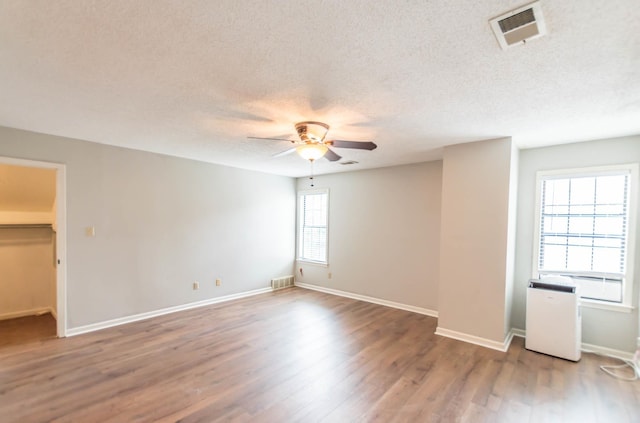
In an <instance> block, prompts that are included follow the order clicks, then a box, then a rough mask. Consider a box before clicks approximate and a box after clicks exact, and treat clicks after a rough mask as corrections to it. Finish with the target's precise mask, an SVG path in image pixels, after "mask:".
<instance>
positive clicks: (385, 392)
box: [0, 288, 640, 423]
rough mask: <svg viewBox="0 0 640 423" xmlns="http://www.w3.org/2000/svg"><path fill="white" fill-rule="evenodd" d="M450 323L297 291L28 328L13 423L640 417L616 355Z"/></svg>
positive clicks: (16, 362)
mask: <svg viewBox="0 0 640 423" xmlns="http://www.w3.org/2000/svg"><path fill="white" fill-rule="evenodd" d="M23 323H25V325H24V332H25V333H28V332H29V331H31V332H33V331H37V329H29V328H28V321H27V320H25V321H24V322H23ZM436 325H437V321H436V319H434V318H431V317H426V316H423V315H419V314H415V313H410V312H406V311H401V310H396V309H391V308H387V307H383V306H379V305H374V304H369V303H365V302H360V301H355V300H351V299H347V298H342V297H336V296H331V295H328V294H324V293H319V292H314V291H309V290H304V289H300V288H291V289H286V290H281V291H277V292H274V293H270V294H264V295H260V296H255V297H250V298H245V299H240V300H236V301H232V302H228V303H221V304H216V305H212V306H208V307H202V308H198V309H193V310H187V311H183V312H179V313H174V314H170V315H165V316H159V317H156V318H153V319H149V320H145V321H140V322H136V323H131V324H128V325H122V326H118V327H114V328H110V329H105V330H102V331H98V332H93V333H89V334H85V335H80V336H76V337H72V338H66V339H55V338H53V339H52V338H48V339H42V338H41V339H34V338H29V339H28V337H25V338H24V339H23V342H15V341H16V340H18V339H19V334H20V329H19V328H18V326H14V327H13V328H12V330H13V335H12V336H11V339H12V341H11V342H4V343H2V340H0V420H1V421H2V422H3V423H4V422H7V423H12V422H44V421H55V422H78V421H79V422H97V421H100V422H123V421H126V422H152V421H159V422H176V421H182V422H212V421H228V422H297V421H299V422H305V423H306V422H314V421H317V422H320V421H323V422H346V421H348V422H392V421H393V422H421V421H425V422H426V421H429V422H432V421H433V422H436V421H442V422H451V421H464V422H484V421H487V422H496V421H505V422H526V421H531V422H537V421H581V422H582V421H597V422H608V421H616V422H631V421H634V419H636V417H637V416H638V415H639V413H640V408H639V407H640V405H639V404H638V398H640V383H634V382H622V381H618V380H615V379H613V378H611V377H610V376H608V375H606V374H605V373H604V372H602V371H600V370H599V368H598V366H599V365H600V364H613V363H615V362H614V361H613V360H610V359H607V358H604V357H599V356H595V355H593V354H584V356H583V359H582V360H581V361H580V362H579V363H572V362H568V361H565V360H561V359H557V358H553V357H549V356H545V355H542V354H537V353H534V352H531V351H527V350H525V349H524V343H523V340H522V339H519V338H516V339H515V340H514V341H513V343H512V346H511V348H510V349H509V351H508V352H506V353H501V352H498V351H493V350H489V349H484V348H482V347H479V346H475V345H470V344H465V343H463V342H459V341H455V340H452V339H448V338H443V337H439V336H436V335H435V334H434V331H435V328H436ZM54 327H55V326H54ZM1 333H2V332H0V334H1ZM608 360H609V361H608Z"/></svg>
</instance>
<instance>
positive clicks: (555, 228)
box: [543, 216, 569, 233]
mask: <svg viewBox="0 0 640 423" xmlns="http://www.w3.org/2000/svg"><path fill="white" fill-rule="evenodd" d="M543 220H544V221H543V227H544V232H545V233H566V231H567V222H568V221H569V220H568V219H567V218H566V217H557V216H545V217H543Z"/></svg>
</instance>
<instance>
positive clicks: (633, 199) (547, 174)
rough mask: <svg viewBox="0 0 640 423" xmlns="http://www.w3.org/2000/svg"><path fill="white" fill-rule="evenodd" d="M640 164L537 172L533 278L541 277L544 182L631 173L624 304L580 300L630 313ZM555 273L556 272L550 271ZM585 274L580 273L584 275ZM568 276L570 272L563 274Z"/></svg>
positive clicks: (623, 289)
mask: <svg viewBox="0 0 640 423" xmlns="http://www.w3.org/2000/svg"><path fill="white" fill-rule="evenodd" d="M638 169H639V166H638V163H626V164H617V165H606V166H589V167H581V168H566V169H554V170H541V171H538V172H536V194H535V195H536V197H535V214H534V219H535V221H534V235H533V261H532V266H531V277H532V278H534V279H536V278H538V277H539V276H540V273H544V272H541V271H540V269H539V265H540V227H541V223H542V220H541V219H542V182H543V181H544V180H548V179H569V178H580V177H594V176H606V175H619V174H622V173H626V172H628V173H629V182H628V197H627V198H628V200H627V201H628V203H627V206H628V207H627V208H628V213H629V216H628V220H627V234H626V248H625V255H626V256H625V273H624V275H623V277H622V301H620V302H613V301H607V300H601V299H593V298H585V297H581V299H580V300H581V303H582V304H583V305H586V306H589V307H593V308H602V309H607V310H616V311H627V312H630V311H631V310H632V309H633V307H632V302H633V301H632V299H633V285H634V264H635V263H634V262H635V247H636V223H637V222H636V220H637V219H636V218H637V215H638V185H639V180H638ZM548 273H553V272H548ZM585 273H588V272H584V273H581V274H582V275H584V274H585ZM562 274H564V275H567V274H570V273H569V272H563V273H562Z"/></svg>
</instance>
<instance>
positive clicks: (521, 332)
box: [511, 328, 526, 338]
mask: <svg viewBox="0 0 640 423" xmlns="http://www.w3.org/2000/svg"><path fill="white" fill-rule="evenodd" d="M511 332H513V336H517V337H518V338H524V337H525V336H526V332H525V331H524V329H516V328H513V329H511Z"/></svg>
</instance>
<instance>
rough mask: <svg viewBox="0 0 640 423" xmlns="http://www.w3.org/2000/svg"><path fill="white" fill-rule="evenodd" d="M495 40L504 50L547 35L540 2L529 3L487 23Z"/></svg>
mask: <svg viewBox="0 0 640 423" xmlns="http://www.w3.org/2000/svg"><path fill="white" fill-rule="evenodd" d="M489 23H490V24H491V28H492V29H493V32H494V33H495V34H496V39H497V40H498V43H499V44H500V47H502V49H503V50H506V49H507V48H509V47H512V46H514V45H519V44H524V43H526V42H527V40H532V39H534V38H538V37H541V36H543V35H544V34H546V33H547V26H546V24H545V22H544V18H543V16H542V8H541V7H540V2H534V3H530V4H528V5H526V6H522V7H520V8H518V9H515V10H512V11H510V12H507V13H505V14H503V15H500V16H498V17H497V18H494V19H491V20H490V21H489Z"/></svg>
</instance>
